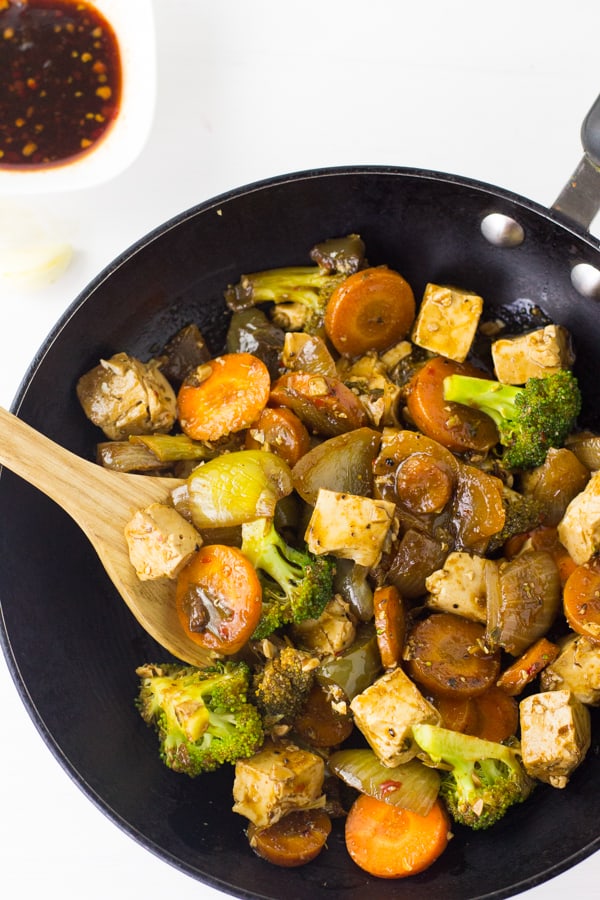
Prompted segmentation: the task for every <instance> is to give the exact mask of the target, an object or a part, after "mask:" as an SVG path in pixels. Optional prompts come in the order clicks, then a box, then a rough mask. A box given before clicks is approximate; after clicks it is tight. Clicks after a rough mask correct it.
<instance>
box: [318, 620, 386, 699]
mask: <svg viewBox="0 0 600 900" xmlns="http://www.w3.org/2000/svg"><path fill="white" fill-rule="evenodd" d="M380 672H381V658H380V656H379V650H378V647H377V636H376V634H375V629H374V628H373V626H372V625H371V624H368V625H364V626H363V627H361V628H359V630H358V633H357V635H356V640H355V641H354V643H353V644H352V646H351V647H349V648H348V650H345V651H344V652H343V653H340V654H339V656H336V657H334V658H332V659H326V660H325V661H324V662H323V663H322V664H321V667H320V669H319V672H318V678H319V680H320V681H321V682H322V683H324V684H325V685H337V686H338V687H340V688H341V689H342V691H343V692H344V694H345V696H346V698H347V699H348V700H352V699H353V697H355V696H356V695H357V694H360V693H362V692H363V691H364V690H365V689H366V688H367V687H368V686H369V685H370V684H372V682H373V681H374V680H375V678H376V677H377V675H378V674H379V673H380Z"/></svg>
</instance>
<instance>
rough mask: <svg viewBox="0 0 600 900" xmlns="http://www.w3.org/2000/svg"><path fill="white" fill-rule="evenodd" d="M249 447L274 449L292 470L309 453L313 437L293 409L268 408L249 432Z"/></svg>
mask: <svg viewBox="0 0 600 900" xmlns="http://www.w3.org/2000/svg"><path fill="white" fill-rule="evenodd" d="M246 448H247V449H249V450H253V449H256V450H271V451H272V452H273V453H276V454H277V455H278V456H281V458H282V459H284V460H285V461H286V463H287V464H288V466H292V467H293V466H295V465H296V463H297V462H298V461H299V460H300V459H301V458H302V457H303V456H304V454H305V453H308V451H309V450H310V435H309V433H308V430H307V428H306V426H305V425H304V423H303V422H301V421H300V419H299V418H298V416H297V415H296V413H294V412H292V410H291V409H287V407H285V406H281V407H278V408H276V409H272V408H271V407H270V406H267V407H266V409H263V411H262V412H261V414H260V416H259V417H258V419H257V420H256V422H255V423H254V425H253V426H252V427H251V428H250V429H249V430H248V432H247V433H246Z"/></svg>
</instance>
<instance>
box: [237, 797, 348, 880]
mask: <svg viewBox="0 0 600 900" xmlns="http://www.w3.org/2000/svg"><path fill="white" fill-rule="evenodd" d="M330 833H331V819H330V818H329V816H328V815H327V813H326V812H325V810H323V809H304V810H298V811H296V812H290V813H288V814H287V815H286V816H284V817H283V818H282V819H280V820H279V821H278V822H275V824H274V825H269V826H267V827H266V828H258V827H257V826H256V825H254V824H253V823H252V822H251V823H250V825H249V826H248V840H249V842H250V846H251V847H252V849H253V850H254V852H255V853H256V855H257V856H260V857H261V859H266V861H267V862H270V863H272V864H273V865H275V866H282V867H283V868H286V869H289V868H293V867H295V866H304V865H306V863H309V862H312V860H313V859H316V857H317V856H318V855H319V853H320V852H321V850H322V849H323V847H324V846H325V843H326V841H327V838H328V837H329V834H330Z"/></svg>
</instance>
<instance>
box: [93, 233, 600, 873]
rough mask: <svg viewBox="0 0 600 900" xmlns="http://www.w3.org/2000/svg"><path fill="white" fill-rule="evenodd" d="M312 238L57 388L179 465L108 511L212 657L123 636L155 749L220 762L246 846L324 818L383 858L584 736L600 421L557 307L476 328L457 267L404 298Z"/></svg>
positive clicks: (558, 780)
mask: <svg viewBox="0 0 600 900" xmlns="http://www.w3.org/2000/svg"><path fill="white" fill-rule="evenodd" d="M310 260H311V262H312V265H304V266H302V265H300V266H298V265H296V266H289V267H284V268H281V269H270V270H267V271H264V272H254V273H251V274H248V275H242V276H241V277H240V280H239V282H238V283H237V284H235V285H229V286H226V287H225V288H224V296H225V301H226V303H227V305H228V306H229V308H230V310H231V311H232V313H233V315H232V317H231V321H230V324H229V330H228V333H227V342H226V346H225V347H213V348H209V346H208V344H207V342H206V341H205V340H204V338H203V336H202V335H201V333H200V331H199V329H198V327H197V326H196V325H195V324H194V323H191V324H189V325H188V326H186V327H185V328H184V329H182V331H181V332H179V333H178V334H177V335H174V336H172V335H166V336H165V347H164V350H163V352H162V353H161V354H160V355H159V356H157V358H156V359H154V360H150V361H149V362H147V363H142V362H141V361H139V360H135V359H133V358H131V357H129V356H127V354H126V353H125V352H119V353H116V354H115V355H114V356H113V357H112V358H111V359H109V360H108V361H101V362H100V363H99V365H98V366H97V367H96V368H95V369H93V370H92V372H90V373H86V374H84V375H83V376H82V378H81V381H80V383H79V385H78V395H79V398H80V400H81V403H82V406H83V408H84V411H85V412H86V413H87V415H88V416H89V417H90V418H91V419H92V421H93V422H95V423H96V424H97V425H98V426H99V427H100V428H102V429H103V431H104V438H105V439H103V440H102V441H99V447H98V461H99V462H100V464H102V465H106V466H113V467H115V468H118V469H119V470H121V471H128V470H129V471H138V472H147V473H148V474H149V477H150V476H151V475H152V474H159V473H160V474H165V473H170V474H172V475H175V476H177V477H178V478H179V479H180V480H181V483H180V486H179V487H177V488H175V490H174V491H173V492H172V496H171V498H170V499H169V501H168V504H165V505H164V506H161V505H160V504H155V507H156V508H153V509H151V510H141V511H139V513H138V514H137V516H136V517H134V519H133V520H132V523H130V526H129V527H128V541H129V542H130V547H131V550H130V554H131V560H132V564H133V565H135V568H136V571H137V572H138V573H139V576H140V578H164V579H171V581H172V584H173V594H172V596H173V604H174V605H175V608H176V610H177V613H178V615H179V618H180V621H181V627H182V629H184V630H185V631H186V632H187V633H188V634H189V635H190V637H192V639H193V640H195V641H197V642H198V643H200V644H201V645H202V646H203V647H205V648H206V649H208V650H209V651H210V652H211V654H212V655H214V658H215V664H214V667H212V668H211V669H209V670H194V669H193V667H191V666H186V665H183V664H181V663H175V662H173V661H171V662H167V663H164V664H157V663H148V662H144V661H140V667H139V668H138V674H139V676H140V692H139V696H138V701H137V702H138V706H139V709H140V712H141V714H142V716H143V718H144V720H145V721H146V722H147V723H148V724H149V725H150V726H152V727H153V728H154V729H155V730H156V732H157V737H158V742H159V752H160V754H161V756H162V758H163V760H164V761H165V763H166V764H167V765H168V766H170V767H171V768H173V769H176V770H178V771H180V772H182V773H184V774H187V775H188V776H191V777H196V776H198V775H200V774H201V773H204V772H206V771H208V770H213V769H215V768H217V767H219V768H225V770H226V771H227V767H228V766H230V767H231V777H232V783H231V788H232V796H233V810H234V811H235V812H236V813H238V814H239V815H240V816H241V817H242V818H243V819H245V820H246V821H247V822H248V823H249V824H248V826H247V832H246V833H247V836H248V841H249V845H250V847H251V848H252V850H253V851H254V852H255V853H256V854H257V855H258V856H259V857H260V858H261V859H263V860H265V861H266V863H269V864H274V865H278V866H282V867H292V866H299V865H305V864H307V863H310V861H311V860H313V859H315V857H317V856H318V855H319V853H321V852H323V853H326V852H327V849H326V848H327V838H328V836H329V834H330V833H331V830H332V829H342V830H343V831H344V834H345V839H346V845H347V848H348V852H349V854H350V856H351V858H352V859H353V860H354V862H355V863H356V864H357V865H358V866H360V867H362V868H363V869H365V870H366V871H367V872H369V873H371V874H372V875H375V876H377V877H381V878H403V877H406V876H409V875H411V874H414V873H416V872H420V871H423V870H424V869H425V868H427V867H429V866H432V865H435V861H436V860H437V859H438V857H439V856H440V854H442V853H443V851H444V849H445V847H446V845H447V843H448V839H449V837H450V836H451V834H450V832H451V829H456V830H458V829H461V828H468V829H473V830H481V829H484V828H490V827H493V825H494V824H495V823H496V822H497V821H498V820H499V819H501V818H504V817H505V816H514V815H516V814H517V811H516V810H515V809H514V807H516V806H520V804H521V803H523V802H526V803H535V793H536V791H534V788H535V787H536V785H538V784H540V783H544V784H545V788H541V790H544V789H556V788H558V789H562V788H565V787H566V786H568V782H569V779H570V778H571V775H572V773H573V771H574V770H575V769H576V768H577V767H578V766H579V765H581V763H582V762H583V761H584V759H585V757H586V754H587V752H588V749H589V746H590V741H591V733H590V717H589V707H590V706H599V705H600V677H599V673H600V612H599V608H600V605H599V602H598V594H599V590H600V512H599V511H598V510H599V509H600V504H599V503H598V496H599V494H600V480H599V479H600V476H599V475H598V474H597V469H598V468H599V466H600V461H599V460H600V455H599V454H598V446H600V435H599V436H596V435H594V434H591V433H589V432H585V433H581V434H580V433H578V430H577V417H578V415H579V413H580V410H581V396H580V392H579V387H578V383H577V379H576V377H575V375H574V373H573V371H572V369H571V367H572V365H573V363H574V361H575V356H574V353H573V347H572V344H571V340H570V336H569V334H568V332H567V331H566V329H565V328H564V327H563V326H562V325H561V324H560V323H556V324H552V325H548V326H546V327H544V329H542V330H539V329H538V331H536V332H532V333H525V334H523V335H517V336H515V335H510V334H505V333H503V331H502V327H501V322H500V321H499V318H497V320H496V323H495V326H496V331H495V332H494V334H493V335H491V333H490V330H489V329H486V328H483V327H482V325H481V316H482V311H483V306H484V303H483V298H482V297H481V296H480V295H479V294H478V293H476V292H474V291H471V290H469V286H468V285H466V286H464V287H456V286H454V285H452V286H449V285H443V284H442V285H438V284H433V283H429V284H427V285H426V288H425V291H424V294H423V297H422V299H421V301H420V302H417V301H416V300H415V295H414V292H413V289H412V287H411V285H409V284H408V282H407V281H406V280H405V279H404V277H403V276H402V275H401V273H400V272H398V271H396V270H395V269H392V268H389V267H388V266H387V265H386V264H385V261H384V264H381V265H372V264H370V263H369V262H367V258H366V248H365V245H364V243H363V241H362V239H361V238H360V236H358V235H356V234H351V235H348V236H347V237H341V238H332V239H328V240H325V241H323V242H321V243H319V244H317V245H316V246H315V247H314V248H313V249H312V251H311V252H310ZM498 316H499V314H498ZM119 349H120V348H119ZM498 401H500V402H498ZM106 439H107V440H106ZM228 685H232V687H231V688H230V687H229V686H228ZM235 685H237V687H235ZM234 687H235V690H234ZM234 693H235V695H236V696H235V697H234ZM201 777H210V775H204V774H202V775H201ZM342 788H343V790H342ZM530 795H532V796H531V799H530ZM515 823H516V824H518V822H517V820H515Z"/></svg>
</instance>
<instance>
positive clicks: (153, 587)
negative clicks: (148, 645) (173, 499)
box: [0, 407, 210, 666]
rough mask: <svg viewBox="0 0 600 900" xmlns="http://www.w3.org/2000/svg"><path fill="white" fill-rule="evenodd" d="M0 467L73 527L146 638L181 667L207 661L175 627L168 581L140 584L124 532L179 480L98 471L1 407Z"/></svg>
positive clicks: (172, 586)
mask: <svg viewBox="0 0 600 900" xmlns="http://www.w3.org/2000/svg"><path fill="white" fill-rule="evenodd" d="M0 464H1V465H3V466H6V468H8V469H10V470H11V471H12V472H14V473H15V474H16V475H19V476H20V477H21V478H24V479H25V481H28V482H29V483H30V484H32V485H34V487H36V488H38V489H39V490H40V491H43V493H44V494H46V495H47V496H48V497H50V498H51V499H52V500H54V501H55V503H58V505H59V506H61V507H62V508H63V509H64V510H65V511H66V512H67V513H68V514H69V515H70V516H71V517H72V518H73V519H74V520H75V522H77V524H78V525H79V526H80V528H81V529H82V530H83V531H84V533H85V534H86V535H87V537H88V538H89V540H90V541H91V543H92V545H93V546H94V548H95V550H96V552H97V554H98V556H99V557H100V560H101V562H102V565H103V566H104V568H105V569H106V572H107V573H108V575H109V577H110V579H111V581H112V582H113V584H114V586H115V587H116V589H117V590H118V591H119V593H120V594H121V597H122V598H123V600H124V601H125V603H126V604H127V606H128V607H129V609H130V610H131V612H132V613H133V615H134V616H135V617H136V619H137V620H138V622H139V623H140V625H141V626H142V628H145V630H146V631H147V632H148V634H150V635H152V637H153V638H154V639H155V640H156V641H158V643H159V644H161V645H162V646H163V647H164V648H165V649H166V650H168V651H169V652H170V653H172V654H173V655H174V656H176V657H178V658H179V659H181V660H182V661H184V662H187V663H191V664H192V665H199V666H201V665H206V664H207V663H209V662H210V656H209V654H208V652H207V651H205V650H203V649H202V647H199V646H198V645H197V644H195V643H194V642H193V641H192V640H191V639H190V638H189V637H188V636H187V635H186V633H185V631H184V630H183V628H182V627H181V624H180V623H179V619H178V617H177V612H176V610H175V583H174V582H173V581H170V580H168V579H166V578H161V579H159V580H157V581H140V579H139V578H138V577H137V575H136V573H135V569H134V568H133V566H132V564H131V562H130V560H129V550H128V547H127V542H126V540H125V536H124V533H123V529H124V528H125V525H126V524H127V522H129V520H130V519H131V518H132V516H133V514H134V513H135V512H136V510H138V509H143V508H144V507H146V506H148V505H149V504H151V503H157V502H158V503H165V502H167V499H168V497H169V492H170V491H171V490H172V489H173V488H174V487H175V486H176V485H178V484H181V482H180V481H179V480H177V479H176V478H159V477H155V476H151V475H128V474H124V473H121V472H112V471H110V470H109V469H103V468H102V467H101V466H98V465H96V464H95V463H92V462H87V461H86V460H83V459H81V458H80V457H79V456H76V455H75V454H74V453H71V451H69V450H65V448H64V447H60V446H59V445H58V444H55V443H54V441H51V440H50V439H49V438H47V437H45V436H44V435H43V434H40V433H39V432H38V431H36V430H35V429H34V428H31V426H30V425H27V424H25V422H23V421H21V419H19V418H17V416H14V415H13V414H12V413H9V412H7V411H6V410H5V409H2V408H1V407H0ZM65 556H66V551H65ZM67 564H68V563H67Z"/></svg>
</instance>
